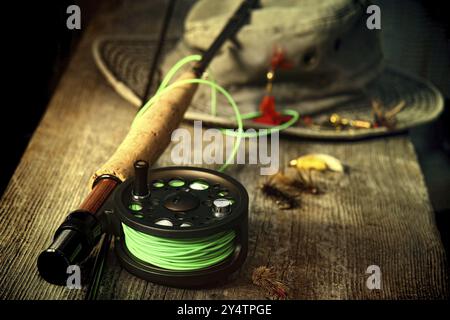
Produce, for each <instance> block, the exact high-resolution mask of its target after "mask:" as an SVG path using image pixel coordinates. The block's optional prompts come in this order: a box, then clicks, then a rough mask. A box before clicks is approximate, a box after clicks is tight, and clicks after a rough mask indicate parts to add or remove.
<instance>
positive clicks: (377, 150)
mask: <svg viewBox="0 0 450 320" xmlns="http://www.w3.org/2000/svg"><path fill="white" fill-rule="evenodd" d="M188 5H189V1H181V2H180V1H179V3H178V6H177V13H176V16H177V17H178V19H175V21H173V23H172V27H171V30H170V32H171V34H176V33H179V32H180V31H181V26H182V20H181V17H182V15H183V13H185V12H186V10H187V7H188ZM162 8H164V1H139V2H137V1H115V2H113V4H108V5H107V6H105V7H104V8H103V10H102V11H101V14H99V16H98V17H97V18H96V19H95V20H94V21H93V23H92V24H91V25H90V26H89V28H88V30H86V32H85V34H84V36H83V39H82V41H81V43H80V45H79V46H78V48H77V50H76V52H75V54H74V56H73V59H72V60H71V63H70V65H69V67H68V69H67V71H66V73H65V75H64V76H63V77H62V80H61V82H60V83H59V86H58V88H57V90H56V92H55V94H54V96H53V98H52V100H51V102H50V104H49V106H48V109H47V112H46V113H45V116H44V117H43V119H42V121H41V123H40V125H39V127H38V128H37V130H36V132H35V133H34V135H33V137H32V139H31V142H30V144H29V146H28V148H27V150H26V152H25V153H24V155H23V158H22V160H21V161H20V164H19V165H18V167H17V170H16V172H15V173H14V176H13V177H12V179H11V181H10V183H9V186H8V187H7V190H6V192H5V193H4V195H3V198H2V199H1V202H0V298H1V299H83V298H84V296H85V294H86V288H85V287H84V288H83V289H81V290H69V289H67V288H64V287H58V286H54V285H50V284H48V283H46V282H45V281H44V280H43V279H41V278H40V277H39V275H38V272H37V269H36V259H37V256H38V254H39V253H40V252H41V251H42V250H43V249H45V248H46V246H48V244H49V243H50V242H51V239H52V237H53V234H54V232H55V230H56V228H57V227H58V226H59V224H60V223H61V222H62V220H63V219H64V217H65V216H66V214H67V213H68V212H69V211H70V210H73V209H75V208H76V207H77V205H79V204H80V202H81V201H82V200H83V197H85V196H86V194H87V192H88V189H87V188H88V186H87V182H88V179H89V177H90V175H91V174H92V172H94V170H95V169H97V168H98V167H99V166H100V165H101V164H102V163H103V162H104V161H105V160H106V159H107V158H108V157H109V155H111V154H112V152H113V151H114V150H115V148H116V146H117V145H118V144H119V142H120V141H121V140H122V138H123V137H124V136H125V134H126V132H127V130H128V126H129V124H130V123H131V120H132V119H133V116H134V113H135V109H134V108H133V107H132V106H131V105H130V104H129V103H127V102H125V101H124V100H123V99H122V98H120V97H119V96H118V95H117V94H116V93H115V92H114V91H113V90H112V89H111V88H110V87H109V86H108V84H107V83H106V81H105V79H104V78H103V77H102V75H101V74H100V73H99V71H98V70H97V68H96V66H95V64H94V61H93V58H92V55H91V45H92V42H93V40H94V39H95V38H96V37H97V36H99V35H102V34H111V33H114V32H117V31H118V30H119V31H120V32H123V33H125V32H128V33H145V34H149V35H150V34H155V33H157V32H158V28H159V24H158V23H157V22H158V21H160V20H161V16H163V14H162V13H161V12H162V11H161V10H162ZM143 17H145V19H143ZM142 21H145V23H142ZM184 126H185V127H186V128H190V127H191V126H190V124H188V123H186V124H184ZM309 152H321V153H329V154H331V155H334V156H336V157H338V158H339V159H341V160H342V161H343V162H344V163H345V164H346V165H347V166H349V168H350V171H349V173H348V174H346V175H345V176H344V177H342V178H338V177H337V176H336V175H334V174H327V175H325V176H324V175H323V174H316V175H313V179H315V180H316V181H317V182H318V183H322V184H323V185H325V186H326V190H327V192H326V193H325V194H323V195H320V196H315V195H304V196H303V197H302V199H301V201H302V203H301V207H300V208H299V209H295V210H279V209H277V207H276V205H274V203H273V202H272V200H270V199H267V198H265V197H264V196H263V195H262V194H261V191H260V190H259V185H260V184H261V182H262V181H263V179H264V178H263V177H261V178H260V176H259V168H258V167H257V166H254V165H252V166H246V167H245V168H244V167H242V166H234V167H231V169H230V170H229V171H228V173H229V174H230V175H232V176H234V177H235V178H237V179H238V180H240V181H241V182H242V183H243V184H244V185H245V186H246V188H247V190H248V192H249V194H250V217H249V254H248V258H247V260H246V263H245V264H244V266H243V268H242V269H241V270H240V271H239V272H238V273H237V274H236V275H235V276H234V277H233V279H232V280H231V281H229V282H227V284H226V285H224V286H220V287H218V288H214V289H207V290H181V289H174V288H168V287H165V286H161V285H155V284H152V283H149V282H146V281H144V280H141V279H139V278H136V277H134V276H132V275H130V274H129V273H127V272H126V271H125V270H123V269H122V268H121V267H120V266H119V265H118V261H117V259H116V258H115V255H114V252H113V251H112V250H111V252H110V253H109V255H108V257H107V265H106V269H105V273H104V276H103V278H102V280H101V283H100V287H99V291H98V295H97V298H98V299H179V298H183V299H258V298H259V299H264V298H265V295H264V292H262V291H261V290H260V289H259V288H258V287H256V286H255V285H253V284H252V281H251V274H252V271H253V269H254V268H255V267H257V266H261V265H266V266H273V267H275V268H276V270H277V271H278V272H279V274H280V278H281V279H282V280H283V281H284V282H286V283H287V284H288V285H289V287H290V288H291V292H290V296H289V298H292V299H366V298H367V299H397V298H400V299H414V298H425V299H429V298H431V299H433V298H448V296H449V290H448V283H447V282H448V271H447V270H448V269H447V262H446V258H445V253H444V249H443V246H442V243H441V241H440V238H439V234H438V231H437V229H436V226H435V222H434V214H433V211H432V208H431V206H430V201H429V198H428V193H427V190H426V187H425V184H424V179H423V175H422V173H421V170H420V167H419V165H418V162H417V157H416V154H415V151H414V148H413V146H412V144H411V142H410V139H409V137H408V135H407V134H405V135H399V136H395V137H388V138H384V139H373V140H366V141H359V142H353V143H349V142H345V143H344V142H343V143H336V142H335V143H329V142H315V141H304V140H301V139H292V138H291V139H288V138H286V137H282V138H281V142H280V155H281V159H280V163H281V165H286V164H287V162H288V161H289V160H290V159H291V158H295V157H297V156H299V155H301V154H305V153H309ZM171 164H172V163H171V160H170V147H169V149H168V150H167V151H166V152H165V154H164V155H163V156H162V157H161V159H160V160H159V162H158V164H157V165H158V166H164V165H171ZM255 177H258V178H257V179H255ZM369 265H378V266H380V268H381V271H382V288H381V290H369V289H368V288H367V287H366V279H367V277H368V275H367V274H366V273H365V272H366V269H367V267H368V266H369Z"/></svg>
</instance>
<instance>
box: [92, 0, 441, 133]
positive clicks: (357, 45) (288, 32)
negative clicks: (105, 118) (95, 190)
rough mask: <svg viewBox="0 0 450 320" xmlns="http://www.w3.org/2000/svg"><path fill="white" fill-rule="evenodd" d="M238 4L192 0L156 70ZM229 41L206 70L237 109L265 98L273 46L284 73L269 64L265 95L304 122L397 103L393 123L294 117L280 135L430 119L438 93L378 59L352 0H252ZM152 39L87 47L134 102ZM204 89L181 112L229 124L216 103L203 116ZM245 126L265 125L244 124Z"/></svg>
mask: <svg viewBox="0 0 450 320" xmlns="http://www.w3.org/2000/svg"><path fill="white" fill-rule="evenodd" d="M240 3H241V0H227V1H220V0H200V1H198V2H197V3H196V4H195V5H194V6H193V7H192V9H191V11H190V12H189V14H188V16H187V18H186V20H185V27H184V33H183V36H182V37H181V38H179V39H173V38H171V39H168V41H167V42H166V46H165V50H166V52H165V54H164V57H165V58H164V59H163V61H162V63H161V66H160V74H165V73H166V72H167V71H168V70H169V69H170V68H171V67H172V66H173V65H174V64H175V63H176V62H177V61H178V60H180V59H181V58H183V57H185V56H187V55H191V54H201V53H202V52H204V51H205V50H206V49H207V48H208V46H209V45H210V44H211V43H212V41H213V40H214V38H215V37H216V36H217V35H218V33H219V32H220V30H221V29H222V27H223V25H225V23H226V22H227V21H228V19H229V17H230V16H231V15H232V14H233V12H234V10H235V9H236V8H237V7H238V6H239V4H240ZM260 5H261V7H260V8H258V9H255V10H253V11H252V14H251V19H250V23H249V24H247V25H245V26H244V27H243V28H242V29H241V30H240V31H239V33H238V34H237V36H236V38H235V39H233V41H228V42H226V44H225V45H224V46H223V48H222V49H221V50H220V51H219V53H218V54H217V55H216V57H215V58H214V59H213V61H212V63H211V65H210V67H209V71H208V72H209V73H210V76H212V77H213V78H214V80H215V81H216V82H217V83H218V84H220V85H222V86H224V87H225V88H227V90H229V92H230V93H231V95H232V96H233V98H234V100H235V101H236V103H237V104H238V106H239V108H240V109H241V112H242V113H248V112H254V111H257V110H258V107H259V104H260V102H261V100H262V98H263V96H264V94H265V85H266V73H267V70H268V67H269V62H270V59H271V56H272V55H273V52H274V49H275V48H277V49H281V50H282V51H283V54H284V55H285V57H286V59H288V60H289V62H290V64H291V67H290V68H289V69H285V70H284V69H282V70H277V72H276V79H275V82H274V83H273V91H272V94H273V96H274V97H275V100H276V105H277V108H278V110H280V111H281V110H283V109H294V110H296V111H298V112H299V113H300V115H301V116H308V117H309V118H310V119H312V121H313V123H315V124H320V123H326V122H327V120H328V119H330V116H331V115H332V114H339V116H341V117H343V118H349V119H361V120H371V119H373V110H372V103H373V101H378V102H379V104H381V105H382V106H384V107H385V108H386V109H389V108H390V107H393V106H395V105H398V104H399V103H400V102H404V108H403V109H402V110H401V111H400V112H399V113H398V114H397V115H396V120H397V122H396V125H395V127H391V128H387V127H384V126H379V127H375V128H367V129H345V130H336V128H334V127H328V126H322V125H312V126H311V125H304V124H303V123H301V122H299V123H297V124H296V125H294V126H292V127H290V128H288V129H286V130H284V131H283V132H285V133H289V134H292V135H297V136H302V137H309V138H324V139H358V138H364V137H369V136H379V135H385V134H389V133H392V132H398V131H403V130H405V129H408V128H411V127H414V126H417V125H421V124H424V123H427V122H430V121H432V120H433V119H435V118H436V117H437V116H438V115H439V114H440V113H441V112H442V109H443V98H442V95H441V94H440V93H439V91H438V90H437V89H436V88H435V87H434V86H433V85H432V84H431V83H429V82H428V81H426V80H424V79H420V78H417V77H415V76H412V75H410V74H407V73H405V72H403V71H401V70H398V69H396V68H395V67H394V66H389V65H386V64H385V63H384V60H383V50H382V44H381V40H380V38H381V37H380V32H382V29H381V30H377V29H373V30H371V29H369V28H368V27H367V19H368V17H369V15H368V14H367V13H366V9H367V7H368V6H369V5H370V3H368V2H367V1H363V0H359V1H354V0H328V1H316V0H261V1H260ZM155 46H156V41H154V40H152V39H149V37H148V36H139V35H134V36H130V35H124V36H120V35H119V36H117V35H116V36H106V37H103V38H100V39H98V40H97V41H96V42H95V44H94V46H93V51H94V57H95V60H96V63H97V65H98V67H99V68H100V70H101V71H102V73H103V74H104V75H105V76H106V78H107V79H108V81H109V82H110V83H111V84H112V85H113V87H114V88H115V89H116V90H117V92H118V93H119V94H121V95H122V96H123V97H124V98H125V99H127V100H128V101H130V102H131V103H132V104H134V105H136V106H139V105H141V103H142V99H143V98H142V96H143V94H144V92H145V86H146V85H147V83H146V81H147V79H148V71H149V69H150V63H149V56H150V55H151V52H152V50H155ZM210 95H211V89H210V88H208V87H200V88H199V90H198V92H197V94H196V95H195V97H194V100H193V102H192V105H191V106H190V107H189V109H188V111H187V113H186V115H185V118H186V119H188V120H203V121H204V122H206V123H209V124H211V125H215V126H225V127H234V126H235V125H236V122H235V120H234V119H233V116H234V113H233V110H232V109H231V108H230V107H229V106H228V105H227V103H226V101H225V100H224V99H220V98H219V99H218V107H217V113H216V115H211V113H210V104H211V98H210ZM244 125H245V126H246V127H253V128H258V127H266V126H264V125H261V124H258V123H255V122H253V121H251V120H247V121H246V122H245V123H244Z"/></svg>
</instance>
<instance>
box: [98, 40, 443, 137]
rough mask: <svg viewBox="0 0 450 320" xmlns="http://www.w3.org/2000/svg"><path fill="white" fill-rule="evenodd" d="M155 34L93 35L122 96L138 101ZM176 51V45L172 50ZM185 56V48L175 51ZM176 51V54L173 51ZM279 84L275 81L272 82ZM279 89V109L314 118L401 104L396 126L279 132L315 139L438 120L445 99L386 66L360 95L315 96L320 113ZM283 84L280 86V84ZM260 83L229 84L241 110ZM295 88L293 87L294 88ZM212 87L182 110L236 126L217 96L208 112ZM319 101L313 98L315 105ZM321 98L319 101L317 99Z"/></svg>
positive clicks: (361, 115) (253, 107)
mask: <svg viewBox="0 0 450 320" xmlns="http://www.w3.org/2000/svg"><path fill="white" fill-rule="evenodd" d="M177 40H178V39H168V41H166V46H165V48H164V49H165V50H164V51H165V53H166V54H167V53H168V52H169V50H171V49H173V48H174V47H175V44H176V43H177ZM156 43H157V42H156V39H149V37H148V36H147V37H144V36H130V35H124V36H117V35H115V36H108V37H102V38H99V39H97V40H96V41H95V42H94V44H93V55H94V59H95V62H96V64H97V66H98V68H99V70H100V71H101V72H102V74H103V75H104V76H105V77H106V79H107V80H108V82H109V83H110V84H111V85H112V87H113V88H114V89H115V90H116V91H117V93H119V94H120V95H121V96H122V97H123V98H125V99H126V100H127V101H129V102H130V103H132V104H133V105H135V106H140V105H141V104H142V99H143V98H142V96H143V94H144V92H145V86H146V85H147V81H148V72H149V69H150V62H151V61H150V59H151V56H152V52H154V50H155V49H156ZM175 50H177V49H175ZM179 54H180V55H183V54H184V52H179ZM175 56H177V55H176V54H175ZM276 86H277V84H275V87H276ZM278 86H279V87H280V88H281V89H280V92H281V94H279V95H277V93H276V92H275V93H274V95H275V98H276V99H277V102H278V104H279V106H278V107H279V109H280V110H282V109H284V108H291V109H293V108H295V109H296V110H297V111H299V112H300V114H301V115H309V116H310V118H311V119H312V121H313V123H321V122H323V121H326V119H328V118H329V117H330V115H331V114H333V113H338V114H339V115H340V116H342V117H348V118H352V119H360V120H371V119H372V118H373V116H372V108H371V99H377V100H379V101H380V102H381V103H382V105H384V106H387V107H389V106H394V105H396V104H398V103H399V102H400V101H404V102H405V107H404V108H403V109H402V111H401V112H400V113H398V115H397V123H396V126H395V127H394V128H391V129H388V128H386V127H378V128H370V129H342V130H336V129H335V128H332V127H330V128H327V127H325V126H318V125H312V126H305V125H294V126H292V127H290V128H287V129H285V130H283V133H286V134H290V135H294V136H299V137H306V138H319V139H338V140H356V139H361V138H366V137H374V136H383V135H387V134H392V133H396V132H401V131H405V130H407V129H410V128H412V127H415V126H419V125H422V124H425V123H428V122H431V121H433V120H434V119H436V118H437V117H438V116H439V114H440V113H441V112H442V110H443V106H444V102H443V98H442V95H441V93H440V92H439V91H438V90H437V89H436V88H435V87H434V86H433V85H432V84H431V83H429V82H428V81H426V80H424V79H421V78H418V77H416V76H413V75H410V74H407V73H405V72H403V71H400V70H397V69H395V68H393V67H391V66H386V67H385V68H384V70H383V71H382V72H381V74H380V76H379V77H378V78H377V79H376V80H375V81H373V82H372V83H370V84H369V85H368V86H367V87H366V90H365V91H364V93H363V94H355V93H349V94H348V95H342V96H341V97H333V100H332V101H333V103H331V104H330V103H328V104H327V103H326V98H319V99H321V100H322V101H323V102H324V105H327V106H326V107H324V108H322V109H320V111H319V112H317V111H315V112H311V111H310V110H309V109H308V104H309V103H311V101H298V102H296V101H292V100H291V101H289V102H288V101H286V103H285V101H284V99H283V95H282V92H283V90H284V91H288V90H290V87H289V86H292V84H279V85H278ZM283 86H284V87H283ZM263 88H264V87H263V86H255V87H251V86H241V87H235V88H230V93H231V94H232V96H233V97H234V98H235V100H236V102H237V104H238V106H239V109H240V110H241V112H242V113H248V112H254V111H257V110H258V105H259V101H260V100H261V98H262V96H263V94H264V90H263ZM293 88H295V87H293ZM210 101H211V98H210V89H209V88H200V89H199V92H198V93H197V94H196V95H195V98H194V100H193V102H192V104H191V106H190V107H189V109H188V111H187V112H186V114H185V119H187V120H202V121H203V122H204V123H205V124H210V125H214V126H223V127H231V128H233V127H236V121H235V119H234V112H233V110H232V108H231V107H229V106H227V105H226V103H225V101H224V100H221V99H220V98H219V99H218V106H217V113H216V115H215V116H213V115H211V112H210V108H211V105H210ZM317 102H318V101H314V103H316V104H317ZM319 102H320V101H319ZM244 126H245V127H246V128H256V129H257V128H267V126H264V125H260V124H257V123H255V122H253V121H251V120H246V121H244Z"/></svg>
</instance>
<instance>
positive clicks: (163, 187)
mask: <svg viewBox="0 0 450 320" xmlns="http://www.w3.org/2000/svg"><path fill="white" fill-rule="evenodd" d="M148 181H149V190H150V195H149V196H148V197H146V198H144V199H136V198H135V197H133V194H132V188H133V179H130V180H127V181H126V182H124V183H123V184H122V185H121V186H120V187H119V190H117V191H118V192H117V193H116V197H115V206H116V210H115V211H117V212H116V213H117V214H118V216H119V219H120V220H121V222H122V223H125V224H127V225H128V226H130V227H132V228H133V229H136V230H139V231H141V232H144V233H147V234H152V235H159V236H167V237H174V238H178V237H189V236H204V235H207V234H214V233H217V232H218V231H222V230H227V229H230V227H233V224H236V223H237V222H238V221H239V220H240V218H242V215H243V214H245V215H246V214H247V207H248V195H247V192H246V191H245V189H244V187H243V186H242V185H241V184H240V183H239V182H237V181H236V180H234V179H232V178H231V177H228V176H226V175H224V174H221V173H218V172H215V171H212V170H207V169H203V168H192V167H169V168H160V169H155V170H150V171H149V180H148Z"/></svg>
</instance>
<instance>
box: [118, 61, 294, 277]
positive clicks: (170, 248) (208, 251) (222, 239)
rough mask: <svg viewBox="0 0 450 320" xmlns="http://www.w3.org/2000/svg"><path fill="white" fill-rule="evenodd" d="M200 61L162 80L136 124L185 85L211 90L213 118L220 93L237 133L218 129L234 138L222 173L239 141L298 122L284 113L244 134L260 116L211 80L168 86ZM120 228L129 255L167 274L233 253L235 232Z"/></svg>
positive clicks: (213, 262)
mask: <svg viewBox="0 0 450 320" xmlns="http://www.w3.org/2000/svg"><path fill="white" fill-rule="evenodd" d="M201 58H202V57H201V56H200V55H190V56H187V57H185V58H183V59H181V60H179V61H178V62H177V63H176V64H175V65H174V66H173V67H172V68H171V69H170V70H169V72H168V73H167V75H166V76H165V77H164V79H163V81H162V82H161V84H160V86H159V87H158V90H157V91H156V93H155V95H154V96H153V97H152V98H150V99H149V100H148V101H147V102H146V103H145V104H144V105H143V106H142V108H141V109H140V110H139V111H138V113H137V114H136V118H135V120H136V119H138V118H139V117H141V116H142V115H143V114H144V113H145V112H146V111H147V110H148V109H149V108H150V107H151V106H152V105H153V104H154V103H155V102H156V101H157V100H158V99H159V98H160V97H161V96H162V95H163V94H165V93H167V92H168V91H170V90H172V89H174V88H176V87H179V86H182V85H185V84H200V85H207V86H209V87H210V88H211V114H212V115H213V116H215V115H216V110H217V92H219V93H221V94H222V95H223V96H224V97H225V99H226V100H227V102H228V103H229V105H230V106H231V107H232V109H233V111H234V114H235V120H236V124H237V131H234V130H231V129H221V131H222V132H223V133H224V134H226V135H229V136H233V137H235V138H236V140H235V143H234V145H233V149H232V152H231V154H230V156H229V157H228V158H227V159H226V161H225V163H224V164H223V165H222V166H221V167H220V168H219V170H218V171H220V172H223V171H225V170H226V168H227V167H228V166H229V165H230V164H231V163H232V161H233V159H234V158H235V156H236V153H237V152H238V150H239V146H240V143H241V140H242V138H253V137H259V136H264V135H270V134H272V133H274V132H278V131H281V130H285V129H286V128H288V127H290V126H292V125H293V124H294V123H295V122H297V120H298V118H299V113H298V112H297V111H295V110H289V109H288V110H284V111H283V114H285V115H290V116H291V119H290V120H289V121H287V122H286V123H283V124H281V125H279V126H274V127H271V128H268V129H264V130H260V131H259V132H250V133H245V132H244V129H243V128H244V125H243V120H249V119H253V118H256V117H258V116H260V113H259V112H252V113H247V114H241V112H240V110H239V108H238V106H237V105H236V102H235V101H234V99H233V97H232V96H231V95H230V93H228V91H226V90H225V89H224V88H223V87H221V86H220V85H218V84H217V83H216V82H214V81H213V80H206V79H185V80H178V81H176V82H174V83H172V84H169V83H170V81H171V80H172V78H173V77H174V75H175V74H176V73H177V72H178V71H179V70H180V69H181V68H182V67H183V66H184V65H186V64H188V63H191V62H194V61H200V60H201ZM209 77H210V78H212V77H211V73H209ZM122 228H123V232H124V235H125V244H126V247H127V248H128V250H129V251H130V253H131V254H133V255H134V256H135V257H136V258H138V259H140V260H142V261H144V262H147V263H150V264H153V265H155V266H158V267H161V268H164V269H168V270H176V271H193V270H201V269H204V268H208V267H211V266H213V265H216V264H218V263H220V262H222V261H224V260H225V259H226V258H228V257H229V256H230V255H231V254H232V253H233V252H234V249H235V248H234V240H235V238H236V232H235V231H234V230H230V231H223V232H219V233H217V234H214V235H211V236H207V237H199V238H193V239H167V238H162V237H157V236H152V235H149V234H146V233H143V232H140V231H137V230H134V229H132V228H131V227H129V226H127V225H126V224H124V223H122Z"/></svg>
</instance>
